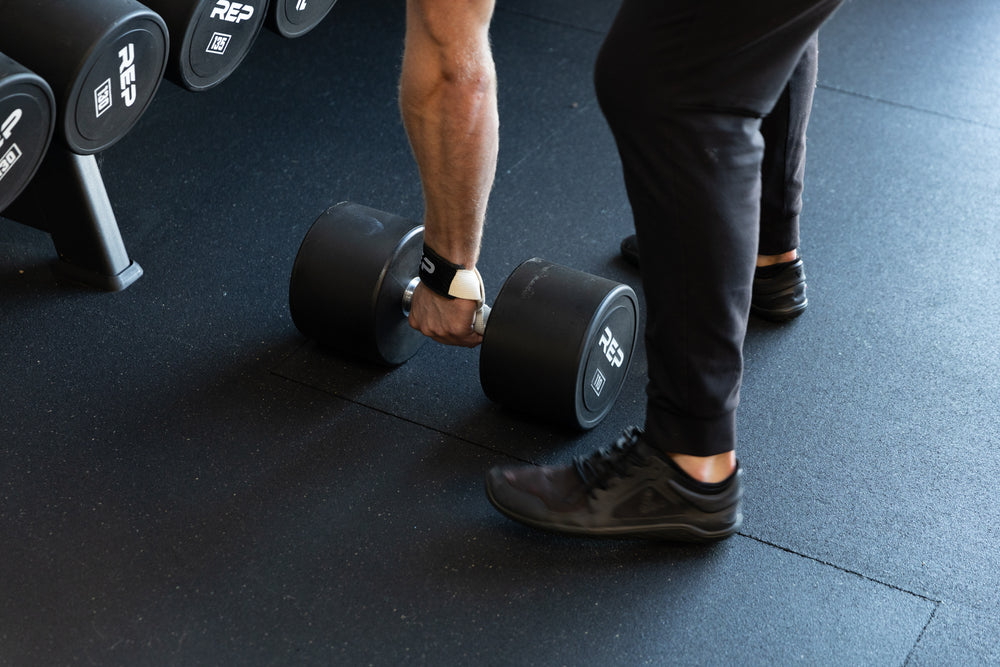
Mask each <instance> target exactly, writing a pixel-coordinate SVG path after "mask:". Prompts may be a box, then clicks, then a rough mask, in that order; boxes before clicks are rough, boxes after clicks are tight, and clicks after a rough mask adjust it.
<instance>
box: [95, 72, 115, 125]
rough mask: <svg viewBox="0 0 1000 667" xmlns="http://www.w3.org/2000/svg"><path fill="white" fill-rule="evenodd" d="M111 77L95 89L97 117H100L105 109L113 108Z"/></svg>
mask: <svg viewBox="0 0 1000 667" xmlns="http://www.w3.org/2000/svg"><path fill="white" fill-rule="evenodd" d="M112 99H113V98H112V97H111V79H108V80H107V81H105V82H104V83H102V84H101V85H99V86H98V87H97V88H95V89H94V111H95V115H96V116H97V118H100V117H101V116H102V115H103V114H104V112H105V111H107V110H108V109H110V108H111V102H112Z"/></svg>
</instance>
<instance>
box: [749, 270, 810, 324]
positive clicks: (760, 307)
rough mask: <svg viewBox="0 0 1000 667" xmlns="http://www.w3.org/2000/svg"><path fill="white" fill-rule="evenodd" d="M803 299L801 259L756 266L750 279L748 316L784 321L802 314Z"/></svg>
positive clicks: (806, 302)
mask: <svg viewBox="0 0 1000 667" xmlns="http://www.w3.org/2000/svg"><path fill="white" fill-rule="evenodd" d="M808 305H809V299H808V298H806V270H805V267H804V266H803V265H802V258H801V257H800V258H798V259H795V260H793V261H791V262H784V263H782V264H775V265H773V266H760V267H757V270H756V271H755V272H754V276H753V295H752V296H751V297H750V314H751V315H756V316H757V317H760V318H761V319H765V320H769V321H771V322H787V321H788V320H791V319H794V318H796V317H798V316H799V315H801V314H802V311H804V310H805V309H806V306H808Z"/></svg>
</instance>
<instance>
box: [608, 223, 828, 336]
mask: <svg viewBox="0 0 1000 667" xmlns="http://www.w3.org/2000/svg"><path fill="white" fill-rule="evenodd" d="M621 253H622V258H623V259H624V260H625V261H626V262H628V263H629V264H631V265H633V266H635V267H638V266H639V241H638V240H637V238H636V235H635V234H632V235H630V236H626V237H625V238H624V239H622V243H621ZM808 305H809V299H808V298H806V271H805V266H804V265H803V264H802V258H801V257H800V258H798V259H795V260H794V261H791V262H785V263H782V264H774V265H772V266H761V267H758V268H757V270H756V271H755V272H754V278H753V293H752V296H751V298H750V314H751V315H754V316H756V317H759V318H761V319H764V320H768V321H771V322H787V321H788V320H791V319H794V318H796V317H798V316H799V315H801V314H802V313H803V311H805V309H806V306H808Z"/></svg>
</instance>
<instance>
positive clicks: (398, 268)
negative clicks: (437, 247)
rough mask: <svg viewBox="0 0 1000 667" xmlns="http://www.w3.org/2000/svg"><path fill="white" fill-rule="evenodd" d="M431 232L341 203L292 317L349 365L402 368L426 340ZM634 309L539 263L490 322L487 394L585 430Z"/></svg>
mask: <svg viewBox="0 0 1000 667" xmlns="http://www.w3.org/2000/svg"><path fill="white" fill-rule="evenodd" d="M422 249H423V227H421V226H419V225H417V224H416V223H414V222H412V221H410V220H406V219H404V218H402V217H400V216H396V215H393V214H391V213H385V212H383V211H378V210H375V209H372V208H368V207H365V206H361V205H358V204H353V203H349V202H344V203H341V204H338V205H336V206H333V207H331V208H329V209H328V210H327V211H326V212H325V213H323V215H321V216H320V217H319V218H318V219H317V220H316V221H315V222H314V223H313V225H312V227H311V228H310V230H309V232H308V233H307V234H306V236H305V238H304V239H303V241H302V244H301V246H300V247H299V251H298V254H297V255H296V258H295V263H294V265H293V267H292V276H291V283H290V287H289V306H290V310H291V315H292V320H293V322H294V323H295V325H296V327H297V328H298V329H299V331H301V332H302V333H303V334H304V335H305V336H307V337H309V338H312V339H314V340H316V341H318V342H319V343H321V344H323V345H324V346H326V347H329V348H331V349H333V350H337V351H339V352H341V353H343V354H346V355H349V356H353V357H357V358H361V359H365V360H368V361H372V362H376V363H379V364H385V365H390V366H392V365H398V364H402V363H403V362H405V361H406V360H408V359H409V358H410V357H412V356H413V355H414V354H416V352H417V351H418V350H419V349H420V347H421V346H422V345H423V343H424V342H425V341H426V340H427V339H426V338H425V337H424V336H423V335H422V334H420V333H419V332H418V331H416V330H414V329H413V328H411V327H410V325H409V322H408V317H407V312H408V307H407V306H408V300H409V297H410V296H411V295H412V293H413V290H414V289H415V285H416V279H417V274H418V269H419V265H420V261H421V255H422ZM637 304H638V300H637V298H636V295H635V292H634V291H633V290H632V288H630V287H629V286H627V285H623V284H621V283H617V282H614V281H612V280H608V279H606V278H602V277H599V276H595V275H592V274H588V273H584V272H582V271H577V270H575V269H571V268H568V267H565V266H561V265H559V264H555V263H552V262H548V261H545V260H542V259H538V258H533V259H529V260H527V261H525V262H524V263H522V264H521V265H520V266H518V267H517V268H516V269H515V270H514V272H513V273H511V275H510V276H509V277H508V278H507V280H506V282H505V283H504V285H503V287H502V288H501V290H500V292H499V294H498V295H497V297H496V299H495V300H494V302H493V306H492V308H491V309H489V311H488V316H487V318H486V321H485V326H484V329H483V343H482V346H481V350H480V354H479V379H480V384H481V385H482V387H483V391H484V392H485V393H486V395H487V396H488V397H489V398H490V399H492V400H494V401H496V402H498V403H501V404H503V405H505V406H507V407H510V408H513V409H514V410H517V411H519V412H523V413H526V414H531V415H534V416H537V417H541V418H543V419H546V420H548V421H553V422H556V423H560V424H564V425H569V426H573V427H576V428H581V429H588V428H592V427H594V426H596V425H597V424H598V423H600V422H601V420H603V419H604V417H605V416H606V415H607V414H608V412H609V411H610V410H611V407H612V405H613V404H614V402H615V399H616V398H617V397H618V394H619V392H620V390H621V387H622V384H623V383H624V381H625V377H626V375H627V374H628V369H629V367H630V365H631V362H632V351H633V349H634V347H635V343H636V335H637V331H638V329H637V326H636V322H637V313H638V305H637Z"/></svg>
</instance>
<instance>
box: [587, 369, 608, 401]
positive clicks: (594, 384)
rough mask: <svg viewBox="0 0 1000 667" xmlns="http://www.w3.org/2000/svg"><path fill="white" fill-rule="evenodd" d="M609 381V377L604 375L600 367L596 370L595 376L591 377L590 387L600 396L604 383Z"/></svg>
mask: <svg viewBox="0 0 1000 667" xmlns="http://www.w3.org/2000/svg"><path fill="white" fill-rule="evenodd" d="M605 382H607V378H605V377H604V373H602V372H601V369H600V368H598V369H597V370H596V371H595V372H594V377H592V378H591V379H590V388H591V389H593V390H594V393H595V394H597V395H598V396H600V395H601V390H602V389H604V383H605Z"/></svg>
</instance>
